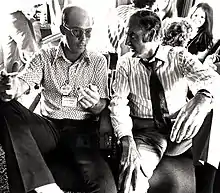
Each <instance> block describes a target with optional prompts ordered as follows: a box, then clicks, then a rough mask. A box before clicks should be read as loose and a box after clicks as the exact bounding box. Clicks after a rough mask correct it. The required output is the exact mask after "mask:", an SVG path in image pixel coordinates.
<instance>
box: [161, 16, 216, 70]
mask: <svg viewBox="0 0 220 193" xmlns="http://www.w3.org/2000/svg"><path fill="white" fill-rule="evenodd" d="M193 30H195V29H194V27H193V23H192V22H191V20H190V19H188V18H181V17H177V18H172V19H169V20H167V21H166V22H165V24H164V25H163V27H162V40H161V41H162V45H170V46H174V47H175V46H183V47H187V45H188V43H189V40H190V38H191V36H192V35H193V33H194V32H193ZM207 57H208V56H207ZM203 64H207V65H209V66H210V67H211V68H213V69H214V70H216V68H217V67H216V65H215V64H214V62H213V60H211V62H204V63H203Z"/></svg>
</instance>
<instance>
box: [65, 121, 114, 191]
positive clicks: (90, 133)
mask: <svg viewBox="0 0 220 193" xmlns="http://www.w3.org/2000/svg"><path fill="white" fill-rule="evenodd" d="M94 127H95V126H94V124H93V123H89V122H87V123H86V122H85V121H83V122H82V124H78V125H77V126H75V127H74V126H72V127H70V128H69V129H68V130H65V129H64V132H63V133H62V134H61V138H62V139H61V140H62V141H61V143H62V147H65V148H66V150H67V152H69V154H68V157H70V155H71V158H72V163H73V164H76V165H77V168H79V171H80V173H81V174H82V178H83V180H84V184H85V190H84V191H85V192H89V193H110V192H111V193H117V189H116V185H115V181H114V177H113V175H112V172H111V170H110V168H109V166H108V164H107V163H106V162H105V161H104V159H103V158H102V157H101V155H100V152H99V148H98V143H97V141H98V136H97V133H96V131H94ZM78 131H79V132H78Z"/></svg>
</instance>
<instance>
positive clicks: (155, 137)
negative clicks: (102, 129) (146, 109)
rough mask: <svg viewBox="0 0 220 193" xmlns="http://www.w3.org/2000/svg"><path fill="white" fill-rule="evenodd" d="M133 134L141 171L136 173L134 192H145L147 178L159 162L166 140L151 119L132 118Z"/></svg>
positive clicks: (147, 185)
mask: <svg viewBox="0 0 220 193" xmlns="http://www.w3.org/2000/svg"><path fill="white" fill-rule="evenodd" d="M133 124H134V127H133V135H134V139H135V142H136V145H137V149H138V151H139V153H140V159H141V167H142V171H143V172H144V174H143V172H139V174H138V176H137V177H138V180H137V185H136V190H135V191H134V192H135V193H146V192H147V190H148V188H149V182H148V181H149V179H150V178H151V177H152V175H153V171H154V170H155V168H156V167H157V165H158V163H159V162H160V160H161V158H162V156H163V154H164V152H165V150H166V147H167V140H166V138H165V137H164V136H163V135H162V134H160V133H159V132H158V131H157V130H156V129H155V128H154V122H153V120H146V119H133Z"/></svg>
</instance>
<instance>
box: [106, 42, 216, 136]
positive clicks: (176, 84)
mask: <svg viewBox="0 0 220 193" xmlns="http://www.w3.org/2000/svg"><path fill="white" fill-rule="evenodd" d="M155 58H157V59H158V62H157V66H156V73H157V75H158V77H159V79H160V81H161V83H162V85H163V87H164V92H165V98H166V102H167V106H168V110H169V114H170V115H172V114H174V113H175V112H177V111H178V110H180V109H181V108H182V107H183V106H184V105H185V104H186V102H187V91H188V87H190V89H191V90H192V91H193V93H194V94H195V93H196V92H197V91H198V90H200V89H206V90H209V91H210V92H211V94H212V95H213V96H216V95H217V94H218V97H216V98H219V99H220V95H219V93H217V92H216V90H217V89H216V88H217V87H218V84H219V82H220V78H219V75H218V74H217V73H216V72H215V71H213V70H212V69H211V68H209V67H208V66H205V65H202V64H201V63H200V62H199V61H198V59H197V58H196V56H193V55H191V54H190V53H189V52H187V50H186V49H184V48H181V47H175V48H173V47H170V46H160V47H159V49H158V51H157V54H156V56H155ZM155 58H154V59H155ZM149 77H150V70H149V69H147V68H146V67H145V66H144V65H143V64H142V63H141V62H140V59H138V58H132V56H131V53H127V54H125V55H124V56H122V57H121V58H120V60H119V62H118V65H117V71H116V77H115V81H114V83H113V85H112V87H113V91H114V95H113V96H112V100H111V103H110V106H109V108H110V110H111V119H112V124H113V127H114V129H115V132H116V134H117V136H118V137H119V138H121V137H122V136H125V135H130V136H132V132H131V130H132V121H131V117H130V115H132V116H135V117H140V118H152V117H153V113H152V106H151V97H150V88H149Z"/></svg>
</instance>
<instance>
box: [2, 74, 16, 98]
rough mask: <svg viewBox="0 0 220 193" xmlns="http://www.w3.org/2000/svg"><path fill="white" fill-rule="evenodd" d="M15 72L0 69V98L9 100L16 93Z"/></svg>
mask: <svg viewBox="0 0 220 193" xmlns="http://www.w3.org/2000/svg"><path fill="white" fill-rule="evenodd" d="M16 75H17V74H16V73H7V72H5V71H2V72H1V74H0V99H1V100H2V101H4V102H8V101H11V100H12V99H14V98H15V96H16V94H17V84H16V79H17V78H16Z"/></svg>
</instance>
